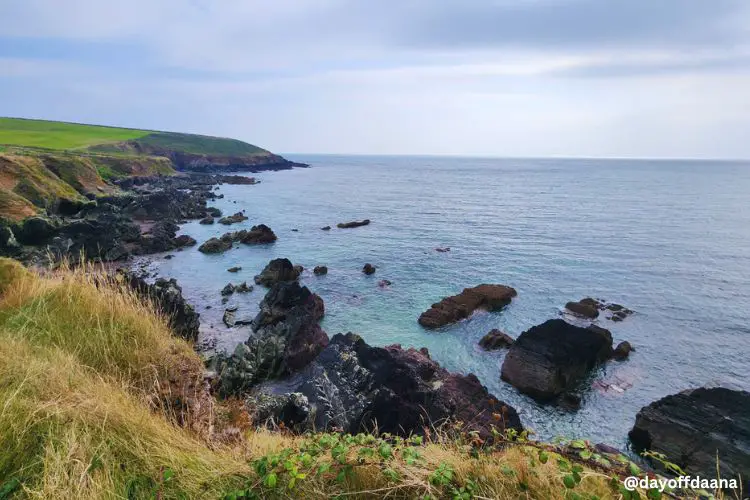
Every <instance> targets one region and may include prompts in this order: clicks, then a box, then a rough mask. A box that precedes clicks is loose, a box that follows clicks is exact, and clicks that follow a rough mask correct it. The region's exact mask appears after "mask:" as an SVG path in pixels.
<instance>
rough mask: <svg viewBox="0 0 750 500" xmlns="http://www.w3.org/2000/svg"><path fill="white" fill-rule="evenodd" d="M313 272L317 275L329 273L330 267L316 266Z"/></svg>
mask: <svg viewBox="0 0 750 500" xmlns="http://www.w3.org/2000/svg"><path fill="white" fill-rule="evenodd" d="M313 274H314V275H315V276H323V275H324V274H328V267H326V266H315V268H313Z"/></svg>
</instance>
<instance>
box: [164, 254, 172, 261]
mask: <svg viewBox="0 0 750 500" xmlns="http://www.w3.org/2000/svg"><path fill="white" fill-rule="evenodd" d="M172 259H174V255H172V254H169V255H165V256H164V260H172Z"/></svg>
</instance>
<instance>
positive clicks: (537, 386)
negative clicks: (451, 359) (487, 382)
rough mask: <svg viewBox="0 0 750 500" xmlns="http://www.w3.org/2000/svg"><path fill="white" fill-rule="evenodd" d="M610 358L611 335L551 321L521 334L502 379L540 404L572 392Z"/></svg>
mask: <svg viewBox="0 0 750 500" xmlns="http://www.w3.org/2000/svg"><path fill="white" fill-rule="evenodd" d="M611 355H612V335H611V334H610V332H609V331H608V330H605V329H604V328H599V327H597V326H594V325H592V326H590V327H588V328H581V327H579V326H574V325H571V324H570V323H566V322H565V321H563V320H562V319H551V320H549V321H546V322H545V323H542V324H541V325H537V326H535V327H532V328H530V329H529V330H527V331H525V332H523V333H522V334H521V335H520V336H519V337H518V338H517V339H516V341H515V342H514V343H513V346H512V347H511V348H510V350H509V351H508V354H507V355H506V356H505V360H504V361H503V366H502V372H501V376H502V379H503V380H505V381H506V382H508V383H510V384H511V385H513V386H514V387H516V388H517V389H518V390H519V391H521V392H523V393H525V394H528V395H530V396H531V397H533V398H535V399H537V400H539V401H551V400H553V399H555V398H556V397H558V396H560V395H561V394H564V393H566V392H568V391H570V390H571V389H573V388H574V387H575V386H576V385H577V384H578V382H580V381H581V380H582V379H583V378H584V377H585V376H586V375H588V374H589V372H590V371H591V370H593V369H594V367H595V366H596V365H597V364H598V363H601V362H603V361H606V360H607V359H609V358H610V357H611Z"/></svg>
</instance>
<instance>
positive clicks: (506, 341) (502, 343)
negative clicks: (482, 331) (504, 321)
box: [479, 329, 513, 351]
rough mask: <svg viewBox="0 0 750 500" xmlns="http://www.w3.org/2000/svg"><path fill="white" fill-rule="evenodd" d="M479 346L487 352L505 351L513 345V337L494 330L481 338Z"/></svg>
mask: <svg viewBox="0 0 750 500" xmlns="http://www.w3.org/2000/svg"><path fill="white" fill-rule="evenodd" d="M479 345H480V346H482V348H484V349H486V350H488V351H494V350H497V349H505V348H508V347H510V346H512V345H513V337H511V336H510V335H508V334H507V333H505V332H502V331H500V330H498V329H494V330H490V331H489V332H488V333H487V335H485V336H484V337H482V338H481V340H480V341H479Z"/></svg>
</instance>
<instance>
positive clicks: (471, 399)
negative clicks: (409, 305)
mask: <svg viewBox="0 0 750 500" xmlns="http://www.w3.org/2000/svg"><path fill="white" fill-rule="evenodd" d="M295 380H296V386H295V385H293V386H292V391H291V394H287V395H285V396H283V397H280V396H277V397H280V398H281V399H280V401H279V403H280V404H276V405H275V411H277V412H279V411H280V410H285V411H284V412H281V413H280V414H279V413H276V414H271V415H269V414H268V413H267V412H263V411H261V412H259V415H258V419H259V420H263V419H264V418H268V417H270V416H273V417H275V418H276V419H279V418H281V420H282V421H284V423H285V424H286V425H287V426H289V427H291V428H294V429H296V430H298V431H303V430H312V429H316V430H318V431H321V430H330V429H333V428H339V429H343V431H344V432H349V433H357V432H359V431H361V430H369V429H372V428H373V427H374V426H375V424H376V423H377V427H378V429H379V431H380V432H389V433H394V434H399V435H409V434H412V433H414V434H424V432H425V431H424V429H425V428H431V427H432V426H436V427H437V426H440V425H441V424H443V423H445V422H449V421H452V422H455V421H461V422H463V423H464V425H465V427H466V430H476V431H479V434H480V436H481V437H482V438H484V439H487V438H491V436H492V430H491V429H492V427H493V426H494V427H495V428H497V430H499V431H500V432H503V430H504V429H508V428H513V429H517V430H521V428H522V426H521V421H520V419H519V418H518V414H517V413H516V411H515V409H513V407H511V406H509V405H507V404H505V403H503V402H502V401H497V399H496V398H494V397H493V396H492V395H491V394H490V393H489V392H488V391H487V389H486V388H485V387H483V386H482V384H481V383H480V382H479V380H478V379H477V378H476V377H475V376H474V375H459V374H455V373H449V372H448V371H447V370H445V369H444V368H442V367H440V365H439V364H438V363H437V362H435V361H433V360H432V359H430V357H429V353H427V351H426V349H423V350H416V349H402V348H401V346H399V345H392V346H388V347H384V348H381V347H371V346H369V345H368V344H367V343H366V342H365V341H364V340H362V338H361V337H359V336H358V335H355V334H352V333H348V334H346V335H343V334H338V335H336V336H334V337H333V339H331V342H330V343H329V344H328V347H326V348H325V349H324V350H323V352H321V353H320V355H319V356H318V358H317V359H316V360H315V361H314V362H313V363H312V364H311V365H310V366H309V367H308V368H307V369H305V370H304V371H303V372H302V374H301V376H300V377H296V378H295ZM284 384H285V385H286V381H285V382H284ZM292 396H294V397H295V398H296V402H297V404H296V405H293V406H294V407H293V408H290V407H289V403H290V401H291V400H290V398H291V397H292ZM251 404H252V403H251ZM292 410H295V411H292ZM277 421H278V420H277Z"/></svg>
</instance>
